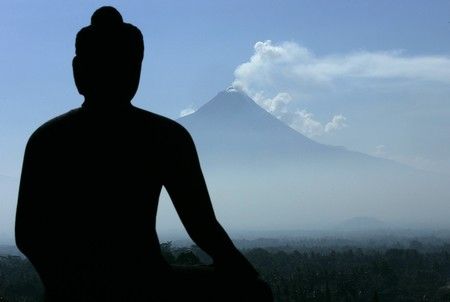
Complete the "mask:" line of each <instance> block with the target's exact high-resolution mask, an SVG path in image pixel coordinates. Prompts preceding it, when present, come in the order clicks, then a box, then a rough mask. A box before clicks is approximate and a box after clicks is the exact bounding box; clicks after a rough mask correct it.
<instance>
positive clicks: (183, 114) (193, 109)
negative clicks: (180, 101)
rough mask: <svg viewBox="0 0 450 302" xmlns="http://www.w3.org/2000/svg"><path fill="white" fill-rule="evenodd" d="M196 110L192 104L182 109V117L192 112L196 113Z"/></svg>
mask: <svg viewBox="0 0 450 302" xmlns="http://www.w3.org/2000/svg"><path fill="white" fill-rule="evenodd" d="M195 111H196V109H195V108H193V107H192V106H190V107H188V108H185V109H183V110H181V111H180V117H183V116H186V115H189V114H192V113H194V112H195Z"/></svg>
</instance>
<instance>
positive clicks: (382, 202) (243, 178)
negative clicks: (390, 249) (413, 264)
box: [178, 90, 450, 229]
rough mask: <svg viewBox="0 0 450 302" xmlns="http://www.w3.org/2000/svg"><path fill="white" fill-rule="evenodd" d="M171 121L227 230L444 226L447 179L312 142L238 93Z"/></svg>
mask: <svg viewBox="0 0 450 302" xmlns="http://www.w3.org/2000/svg"><path fill="white" fill-rule="evenodd" d="M178 121H179V122H180V123H181V124H182V125H184V126H185V127H186V128H187V129H188V130H189V132H190V133H191V135H192V136H193V138H194V141H195V143H196V146H197V149H198V152H199V156H200V159H201V162H202V166H203V168H204V173H205V175H206V179H207V183H208V186H209V188H210V191H211V195H212V197H213V201H214V205H215V208H216V210H217V211H218V213H219V216H222V217H223V219H224V221H226V222H228V223H230V225H233V226H234V227H241V228H246V227H247V228H261V227H262V228H264V229H277V228H290V227H291V228H298V227H308V226H311V227H318V226H330V225H333V224H335V223H338V222H339V221H342V220H345V219H348V218H349V217H355V216H375V217H379V218H380V219H382V220H383V221H386V222H388V223H389V222H395V223H396V225H399V224H402V223H403V224H405V225H411V224H415V223H421V224H422V225H424V224H430V225H431V224H433V225H447V226H448V225H449V223H448V222H447V217H446V216H447V215H446V213H450V206H449V203H448V202H447V200H449V198H450V190H449V189H448V188H447V187H448V185H446V183H450V179H448V178H444V177H440V176H438V175H435V174H432V173H428V172H423V171H418V170H415V169H413V168H409V167H407V166H404V165H401V164H398V163H395V162H393V161H389V160H385V159H380V158H376V157H372V156H369V155H366V154H362V153H359V152H353V151H349V150H346V149H345V148H339V147H334V146H328V145H324V144H320V143H317V142H315V141H313V140H311V139H309V138H307V137H305V136H304V135H302V134H301V133H299V132H297V131H295V130H293V129H292V128H290V127H289V126H287V125H286V124H284V123H283V122H281V121H280V120H278V119H277V118H276V117H274V116H272V115H271V114H270V113H268V112H266V111H265V110H264V109H262V108H261V107H259V106H258V105H257V104H256V103H255V102H254V101H253V100H252V99H250V98H249V97H248V96H246V95H245V94H243V93H241V92H238V91H235V90H227V91H223V92H220V93H219V94H218V95H217V96H216V97H214V98H213V99H212V100H211V101H209V102H208V103H206V104H205V105H204V106H203V107H201V108H200V109H199V110H198V111H196V112H195V113H193V114H191V115H188V116H185V117H183V118H180V119H179V120H178Z"/></svg>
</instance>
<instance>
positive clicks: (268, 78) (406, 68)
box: [233, 40, 450, 92]
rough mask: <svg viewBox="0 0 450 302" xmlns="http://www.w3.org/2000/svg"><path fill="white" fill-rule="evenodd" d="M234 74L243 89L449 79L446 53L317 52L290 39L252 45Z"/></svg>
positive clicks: (443, 80) (449, 81)
mask: <svg viewBox="0 0 450 302" xmlns="http://www.w3.org/2000/svg"><path fill="white" fill-rule="evenodd" d="M234 75H235V80H234V83H233V85H234V86H236V87H240V88H242V89H243V90H245V91H246V92H247V91H261V90H263V88H264V87H268V86H269V87H272V86H274V85H276V86H279V87H280V88H281V89H282V90H286V89H289V90H292V88H294V86H296V87H298V88H301V89H307V88H308V87H311V85H313V86H316V85H324V84H325V85H329V84H333V82H335V81H337V80H340V79H344V78H358V79H362V78H365V79H405V80H427V81H439V82H444V83H450V57H448V56H407V55H405V54H404V52H402V51H399V50H394V51H376V52H374V51H372V52H370V51H357V52H351V53H348V54H341V55H327V56H317V55H315V54H314V53H313V52H312V51H311V50H309V49H307V48H306V47H303V46H301V45H299V44H297V43H294V42H282V43H280V44H274V43H272V41H270V40H267V41H264V42H257V43H256V44H255V45H254V54H253V55H252V56H251V58H250V60H249V61H248V62H245V63H243V64H241V65H239V66H238V67H237V68H236V70H235V72H234ZM282 87H283V88H282ZM294 90H295V89H294Z"/></svg>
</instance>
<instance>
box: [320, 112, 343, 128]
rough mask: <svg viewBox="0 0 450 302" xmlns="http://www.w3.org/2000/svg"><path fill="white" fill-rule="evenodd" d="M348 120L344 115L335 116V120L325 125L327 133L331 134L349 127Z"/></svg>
mask: <svg viewBox="0 0 450 302" xmlns="http://www.w3.org/2000/svg"><path fill="white" fill-rule="evenodd" d="M346 119H347V118H346V117H345V116H343V115H342V114H338V115H335V116H333V119H332V120H331V121H329V122H328V123H327V124H326V125H325V129H324V130H325V132H331V131H334V130H339V129H342V128H345V127H347V124H346V123H345V120H346Z"/></svg>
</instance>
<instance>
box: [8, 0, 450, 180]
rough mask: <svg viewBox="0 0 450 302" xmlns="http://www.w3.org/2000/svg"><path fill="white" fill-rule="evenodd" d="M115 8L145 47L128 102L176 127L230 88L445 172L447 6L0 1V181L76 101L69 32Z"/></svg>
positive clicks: (336, 134)
mask: <svg viewBox="0 0 450 302" xmlns="http://www.w3.org/2000/svg"><path fill="white" fill-rule="evenodd" d="M102 5H113V6H115V7H116V8H118V9H119V11H120V12H121V13H122V15H123V17H124V19H125V21H127V22H130V23H133V24H135V25H136V26H138V27H139V28H140V29H141V31H142V32H143V34H144V38H145V47H146V50H145V58H144V65H143V71H142V79H141V85H140V89H139V92H138V94H137V95H136V97H135V100H134V104H136V105H138V106H141V107H143V108H145V109H149V110H151V111H154V112H157V113H160V114H163V115H166V116H168V117H171V118H177V117H179V116H180V113H181V112H182V111H183V112H184V113H187V112H189V111H192V110H195V109H196V108H198V107H199V106H201V105H202V104H203V103H205V102H206V101H208V100H209V99H211V98H212V97H213V96H214V95H215V94H216V93H217V92H218V91H220V90H223V89H225V88H226V87H227V86H229V85H231V84H232V83H234V85H235V86H236V87H239V88H240V89H243V90H244V91H246V92H247V93H248V94H250V96H252V97H253V98H255V99H256V100H257V101H258V103H260V104H261V105H262V106H264V107H265V108H266V109H268V110H270V111H272V112H273V113H274V114H275V115H277V116H278V117H279V118H281V119H282V120H284V121H285V122H286V123H288V124H290V125H291V126H292V127H294V128H295V129H298V130H299V131H301V132H302V133H304V134H305V135H308V136H310V137H312V138H313V139H316V140H318V141H320V142H324V143H329V144H334V145H342V146H345V147H347V148H349V149H352V150H358V151H362V152H365V153H369V154H374V155H378V156H383V157H387V158H392V159H395V160H398V161H401V162H404V163H408V164H410V165H414V166H416V167H421V168H424V169H429V170H434V171H440V172H443V173H447V174H450V118H449V117H450V2H449V1H437V0H434V1H412V0H407V1H380V0H376V1H298V0H295V1H294V0H293V1H262V0H258V1H242V0H240V1H230V0H227V1H148V0H146V1H120V2H119V1H108V2H106V1H92V0H89V1H1V2H0V35H1V39H0V66H1V69H0V101H1V103H0V104H1V106H0V174H3V175H10V176H18V175H19V174H20V167H21V161H22V156H23V149H24V146H25V143H26V140H27V138H28V136H29V135H30V134H31V132H32V131H33V130H34V129H35V128H36V127H37V126H38V125H40V124H41V123H43V122H44V121H46V120H48V119H49V118H51V117H53V116H56V115H58V114H60V113H63V112H65V111H67V110H69V109H71V108H74V107H77V106H79V105H80V104H81V102H82V97H81V96H79V95H78V93H77V91H76V89H75V86H74V84H73V79H72V70H71V60H72V58H73V55H74V40H75V35H76V33H77V31H78V30H79V29H80V28H81V27H83V26H86V25H88V23H89V20H90V16H91V14H92V12H93V11H94V10H95V9H96V8H98V7H99V6H102Z"/></svg>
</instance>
